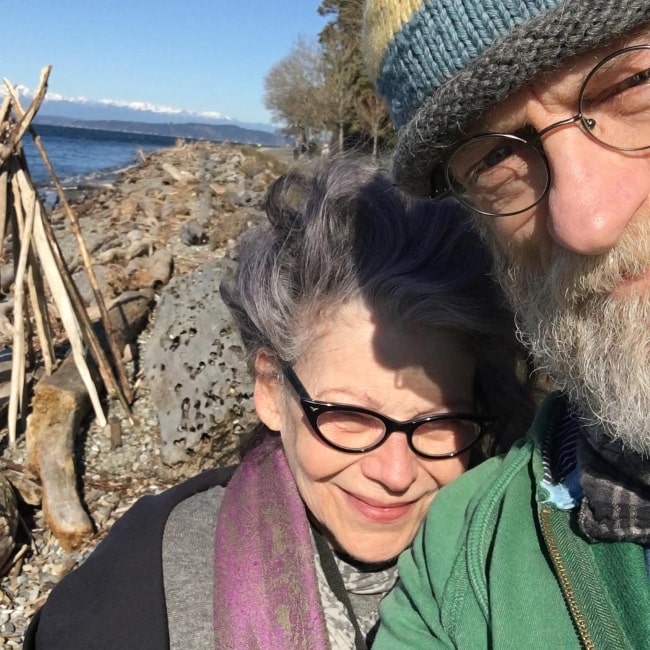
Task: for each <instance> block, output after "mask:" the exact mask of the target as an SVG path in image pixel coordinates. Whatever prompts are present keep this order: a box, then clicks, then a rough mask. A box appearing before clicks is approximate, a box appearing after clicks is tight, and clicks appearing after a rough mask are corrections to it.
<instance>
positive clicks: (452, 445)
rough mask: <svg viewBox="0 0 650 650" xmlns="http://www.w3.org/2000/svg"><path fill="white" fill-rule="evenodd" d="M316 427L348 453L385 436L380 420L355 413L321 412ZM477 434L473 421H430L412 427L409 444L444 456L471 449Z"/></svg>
mask: <svg viewBox="0 0 650 650" xmlns="http://www.w3.org/2000/svg"><path fill="white" fill-rule="evenodd" d="M316 424H317V426H318V430H319V431H320V434H321V435H322V436H323V437H324V438H326V439H327V440H328V441H329V442H331V443H332V444H333V445H335V446H337V447H340V448H343V449H349V450H351V451H353V450H354V451H356V450H360V449H366V448H369V447H373V446H374V445H376V444H377V443H379V442H380V441H381V440H382V439H383V438H384V436H385V435H386V426H385V424H384V422H382V420H380V419H379V418H376V417H373V416H372V415H369V414H367V413H359V412H357V411H346V410H334V411H324V412H323V413H320V414H319V416H318V419H317V421H316ZM480 435H481V427H480V425H479V424H478V423H477V422H474V421H472V420H464V419H461V418H449V419H443V420H433V421H431V422H423V423H421V424H420V425H419V426H417V427H416V428H415V430H414V431H413V435H412V444H413V447H414V448H415V449H416V450H417V451H418V452H420V453H422V454H426V455H428V456H444V455H446V454H451V453H454V452H457V451H459V450H463V449H466V448H467V447H470V446H471V445H472V444H474V442H476V440H477V439H478V438H479V437H480Z"/></svg>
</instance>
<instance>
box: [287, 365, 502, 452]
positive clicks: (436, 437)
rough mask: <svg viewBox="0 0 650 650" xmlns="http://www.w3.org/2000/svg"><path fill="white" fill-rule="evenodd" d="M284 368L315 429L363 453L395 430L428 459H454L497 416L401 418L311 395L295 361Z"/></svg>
mask: <svg viewBox="0 0 650 650" xmlns="http://www.w3.org/2000/svg"><path fill="white" fill-rule="evenodd" d="M282 373H283V375H284V377H285V378H286V380H287V381H288V382H289V384H290V385H291V387H292V388H293V390H294V391H295V392H296V395H297V396H298V398H299V401H300V405H301V407H302V410H303V412H304V414H305V417H306V418H307V421H308V422H309V424H310V425H311V427H312V429H313V430H314V433H316V435H317V436H318V437H319V438H320V439H321V440H322V441H323V442H325V443H326V444H328V445H329V446H330V447H333V448H334V449H338V450H339V451H345V452H348V453H352V454H361V453H364V452H366V451H371V450H373V449H377V447H379V446H380V445H382V444H383V443H384V442H386V440H388V436H390V435H391V433H394V432H395V431H399V432H401V433H404V434H405V435H406V438H407V440H408V444H409V447H410V448H411V449H412V450H413V451H414V452H415V453H416V454H417V455H418V456H422V457H423V458H431V459H433V458H453V457H454V456H458V455H460V454H462V453H463V452H465V451H467V450H468V449H469V448H470V447H472V446H473V445H474V444H475V443H476V442H478V440H479V439H480V438H481V437H482V436H483V435H484V434H485V432H486V429H487V427H488V425H489V424H491V423H492V422H493V421H494V418H486V417H480V416H477V415H474V414H471V413H439V414H434V415H425V416H423V417H419V418H415V419H414V420H407V421H405V422H399V421H398V420H393V419H392V418H389V417H387V416H385V415H382V414H381V413H377V412H375V411H372V410H370V409H366V408H362V407H359V406H351V405H349V404H337V403H333V402H322V401H319V400H315V399H312V398H311V397H310V396H309V393H308V392H307V390H306V388H305V387H304V386H303V384H302V382H301V381H300V379H298V376H297V375H296V373H295V372H294V370H293V368H291V367H290V366H287V365H285V366H283V368H282Z"/></svg>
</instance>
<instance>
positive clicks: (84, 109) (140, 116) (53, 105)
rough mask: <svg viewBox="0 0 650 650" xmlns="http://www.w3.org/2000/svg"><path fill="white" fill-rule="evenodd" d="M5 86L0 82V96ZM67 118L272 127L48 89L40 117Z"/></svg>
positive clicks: (24, 92) (25, 94)
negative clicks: (91, 98)
mask: <svg viewBox="0 0 650 650" xmlns="http://www.w3.org/2000/svg"><path fill="white" fill-rule="evenodd" d="M16 90H17V91H18V94H19V95H20V97H21V99H22V100H23V103H24V105H27V104H28V103H29V102H30V101H31V100H32V98H33V96H34V93H33V91H32V90H30V89H29V88H27V87H25V86H16ZM6 92H7V90H6V88H5V87H4V86H3V85H0V99H1V98H2V97H3V96H4V95H5V94H6ZM50 116H51V117H57V118H61V117H62V118H67V119H73V120H89V121H114V120H119V121H124V122H148V123H152V124H163V123H164V124H170V123H171V124H180V123H186V122H193V123H197V122H200V123H202V124H218V125H232V126H239V127H242V128H244V129H254V130H258V131H267V132H269V133H272V132H273V131H274V130H275V129H274V127H272V126H271V125H269V124H260V123H251V122H239V121H237V120H234V119H232V118H230V117H228V116H227V115H223V114H221V113H217V112H204V113H199V112H193V111H185V110H182V109H179V108H174V107H171V106H157V105H155V104H149V103H145V102H125V101H120V100H112V99H102V100H99V101H95V100H89V99H86V98H85V97H65V96H63V95H60V94H58V93H54V92H48V93H47V95H46V97H45V100H44V102H43V104H42V106H41V108H40V110H39V118H40V121H45V120H46V118H47V117H50Z"/></svg>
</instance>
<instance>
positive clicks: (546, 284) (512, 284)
mask: <svg viewBox="0 0 650 650" xmlns="http://www.w3.org/2000/svg"><path fill="white" fill-rule="evenodd" d="M493 253H494V259H495V273H496V275H497V277H498V279H499V280H500V281H501V282H502V283H503V284H505V288H506V290H507V291H508V293H509V294H510V295H518V296H519V298H521V297H522V292H524V293H528V292H533V293H536V294H537V295H538V296H540V297H541V296H544V298H545V299H546V300H549V301H551V302H552V304H554V305H555V306H556V307H557V308H561V309H566V308H572V309H582V308H583V307H584V306H585V305H586V304H588V303H591V302H593V301H595V300H599V301H602V300H608V299H610V298H611V296H612V293H613V292H614V290H615V289H616V288H617V287H620V286H621V284H622V283H624V282H626V281H629V280H630V279H632V278H634V277H638V276H640V275H642V274H644V273H646V272H647V271H648V270H650V219H644V220H638V221H635V222H631V223H630V224H628V226H627V228H626V230H625V231H624V233H623V234H622V236H621V238H620V239H619V241H618V242H617V244H616V246H614V247H613V248H611V249H610V250H609V251H608V252H607V253H605V254H602V255H581V254H579V253H574V252H572V251H568V250H566V249H564V248H561V247H559V246H554V247H553V250H552V253H551V259H550V263H549V265H548V267H547V268H542V267H541V265H540V263H539V258H538V254H537V252H536V247H535V245H534V244H530V243H526V244H518V245H517V247H516V248H515V247H514V246H512V247H510V248H509V249H508V250H507V251H496V250H493Z"/></svg>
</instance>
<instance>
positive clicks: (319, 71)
mask: <svg viewBox="0 0 650 650" xmlns="http://www.w3.org/2000/svg"><path fill="white" fill-rule="evenodd" d="M324 84H325V71H324V60H323V50H322V47H321V46H320V45H319V44H318V43H315V42H311V41H307V40H305V39H302V38H301V39H298V41H297V42H296V44H295V45H294V47H293V49H292V50H291V52H290V53H289V54H288V55H287V56H286V57H284V59H282V60H280V61H279V62H278V63H276V64H275V65H274V66H273V67H272V68H271V69H270V70H269V72H268V73H267V75H266V78H265V79H264V105H265V106H266V108H268V109H269V110H270V111H271V114H272V118H273V121H275V122H284V123H285V124H286V126H287V129H288V130H289V131H290V132H293V133H299V134H300V135H301V136H302V137H303V138H304V140H305V141H306V140H307V139H308V137H309V135H310V132H311V131H312V130H320V129H321V128H322V127H323V126H324V119H323V112H324V111H323V106H322V103H323V87H324Z"/></svg>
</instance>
